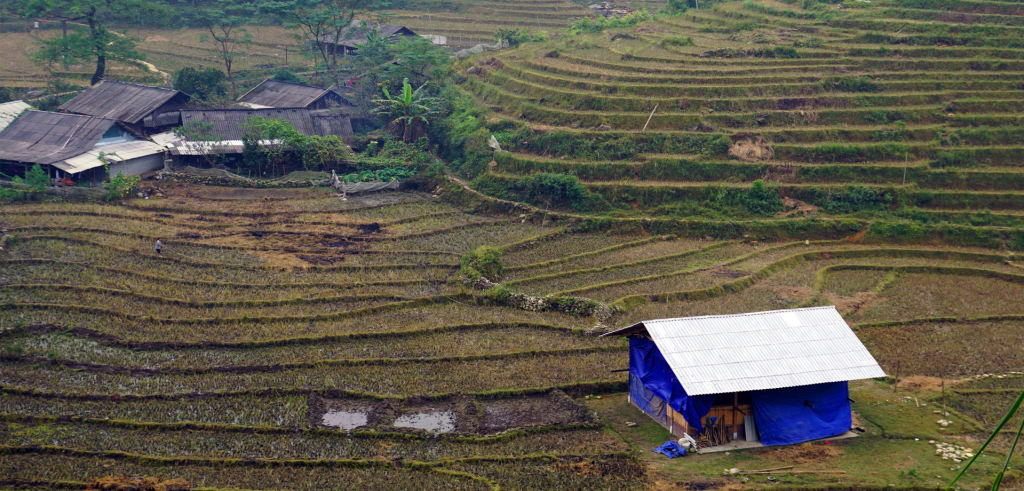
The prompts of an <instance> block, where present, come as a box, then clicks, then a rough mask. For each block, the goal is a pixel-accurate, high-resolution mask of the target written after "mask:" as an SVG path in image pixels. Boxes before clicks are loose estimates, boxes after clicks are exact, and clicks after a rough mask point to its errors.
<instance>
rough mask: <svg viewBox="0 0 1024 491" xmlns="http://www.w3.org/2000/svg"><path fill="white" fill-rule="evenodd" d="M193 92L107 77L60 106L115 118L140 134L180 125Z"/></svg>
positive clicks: (60, 108) (67, 109) (87, 113)
mask: <svg viewBox="0 0 1024 491" xmlns="http://www.w3.org/2000/svg"><path fill="white" fill-rule="evenodd" d="M190 99H191V96H189V95H188V94H186V93H184V92H181V91H180V90H174V89H168V88H166V87H154V86H151V85H140V84H133V83H130V82H117V81H112V80H103V81H101V82H100V83H98V84H96V85H93V86H92V87H90V88H88V89H86V90H85V92H82V93H81V94H78V95H77V96H75V98H74V99H71V100H70V101H68V102H65V103H64V104H61V106H60V107H59V108H57V109H58V110H59V111H61V112H66V113H72V114H82V115H85V116H93V117H97V118H105V119H112V120H114V121H117V122H119V123H121V124H122V125H123V126H124V127H126V128H128V129H130V130H131V131H133V132H135V133H137V134H139V135H149V134H153V133H159V132H161V131H164V130H166V129H167V128H169V127H173V126H177V125H178V124H179V121H180V118H179V115H178V111H180V110H181V109H183V108H185V107H186V104H188V102H189V100H190Z"/></svg>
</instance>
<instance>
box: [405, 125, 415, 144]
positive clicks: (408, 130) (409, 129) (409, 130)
mask: <svg viewBox="0 0 1024 491" xmlns="http://www.w3.org/2000/svg"><path fill="white" fill-rule="evenodd" d="M415 126H416V123H415V122H413V121H406V122H405V131H404V132H403V134H402V141H403V142H405V143H412V141H413V136H414V135H413V133H414V129H415Z"/></svg>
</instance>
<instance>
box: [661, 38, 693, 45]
mask: <svg viewBox="0 0 1024 491" xmlns="http://www.w3.org/2000/svg"><path fill="white" fill-rule="evenodd" d="M661 45H662V46H665V47H668V46H693V38H691V37H687V36H671V37H667V38H665V39H662V40H661Z"/></svg>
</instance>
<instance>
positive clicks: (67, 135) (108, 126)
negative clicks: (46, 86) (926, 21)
mask: <svg viewBox="0 0 1024 491" xmlns="http://www.w3.org/2000/svg"><path fill="white" fill-rule="evenodd" d="M163 152H164V149H163V147H161V146H159V145H156V144H154V143H152V142H149V141H146V140H141V139H139V138H137V137H135V136H134V135H133V134H132V133H131V132H130V131H128V130H126V129H125V128H124V127H123V126H122V125H121V124H120V123H118V122H117V121H115V120H113V119H108V118H98V117H93V116H84V115H80V114H65V113H52V112H44V111H32V110H29V111H26V112H24V113H22V114H21V115H20V116H19V117H17V118H16V119H14V120H13V121H11V122H10V124H8V125H7V127H6V128H4V129H3V131H0V172H2V173H4V174H6V175H21V176H24V175H25V173H26V172H27V171H28V169H29V168H30V167H32V166H33V165H34V164H39V165H41V166H43V168H44V169H45V170H46V171H47V173H48V174H49V175H50V177H52V178H67V177H68V176H70V177H71V179H72V180H74V181H99V180H102V179H105V178H106V177H107V175H106V170H105V169H104V166H105V165H106V166H108V167H109V169H110V173H112V174H114V175H116V174H117V173H118V172H121V173H123V174H125V175H137V174H143V173H146V172H150V171H153V170H156V169H159V168H161V167H163ZM101 154H102V155H103V158H104V160H100V156H101Z"/></svg>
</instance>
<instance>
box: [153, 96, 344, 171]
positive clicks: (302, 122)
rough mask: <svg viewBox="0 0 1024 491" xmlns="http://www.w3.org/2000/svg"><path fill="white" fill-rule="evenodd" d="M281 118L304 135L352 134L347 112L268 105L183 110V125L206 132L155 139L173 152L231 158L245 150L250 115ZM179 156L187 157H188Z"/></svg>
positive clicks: (161, 135)
mask: <svg viewBox="0 0 1024 491" xmlns="http://www.w3.org/2000/svg"><path fill="white" fill-rule="evenodd" d="M253 117H261V118H264V119H280V120H283V121H286V122H288V123H289V124H291V125H292V127H294V128H295V130H296V131H298V132H299V133H302V134H304V135H315V136H328V135H334V136H339V137H343V138H344V137H349V136H352V122H351V119H350V118H349V116H348V115H346V114H338V113H335V112H332V111H328V110H320V111H312V110H309V109H304V108H285V109H278V108H269V109H192V110H182V111H181V126H183V127H186V128H189V127H193V128H203V130H204V131H203V133H204V134H203V135H201V138H200V137H199V135H184V136H181V135H176V134H174V133H173V132H165V133H162V134H157V135H153V140H154V141H155V142H157V143H159V144H161V145H162V146H164V147H166V148H167V149H168V151H169V153H170V154H171V155H175V156H179V157H190V156H192V157H194V156H201V155H207V154H226V155H229V156H230V157H229V160H232V159H237V158H238V157H239V156H240V155H241V153H242V146H243V145H242V136H243V135H244V134H245V123H246V121H247V120H248V119H249V118H253ZM178 160H181V161H187V160H189V159H187V158H184V159H182V158H179V159H178Z"/></svg>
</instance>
